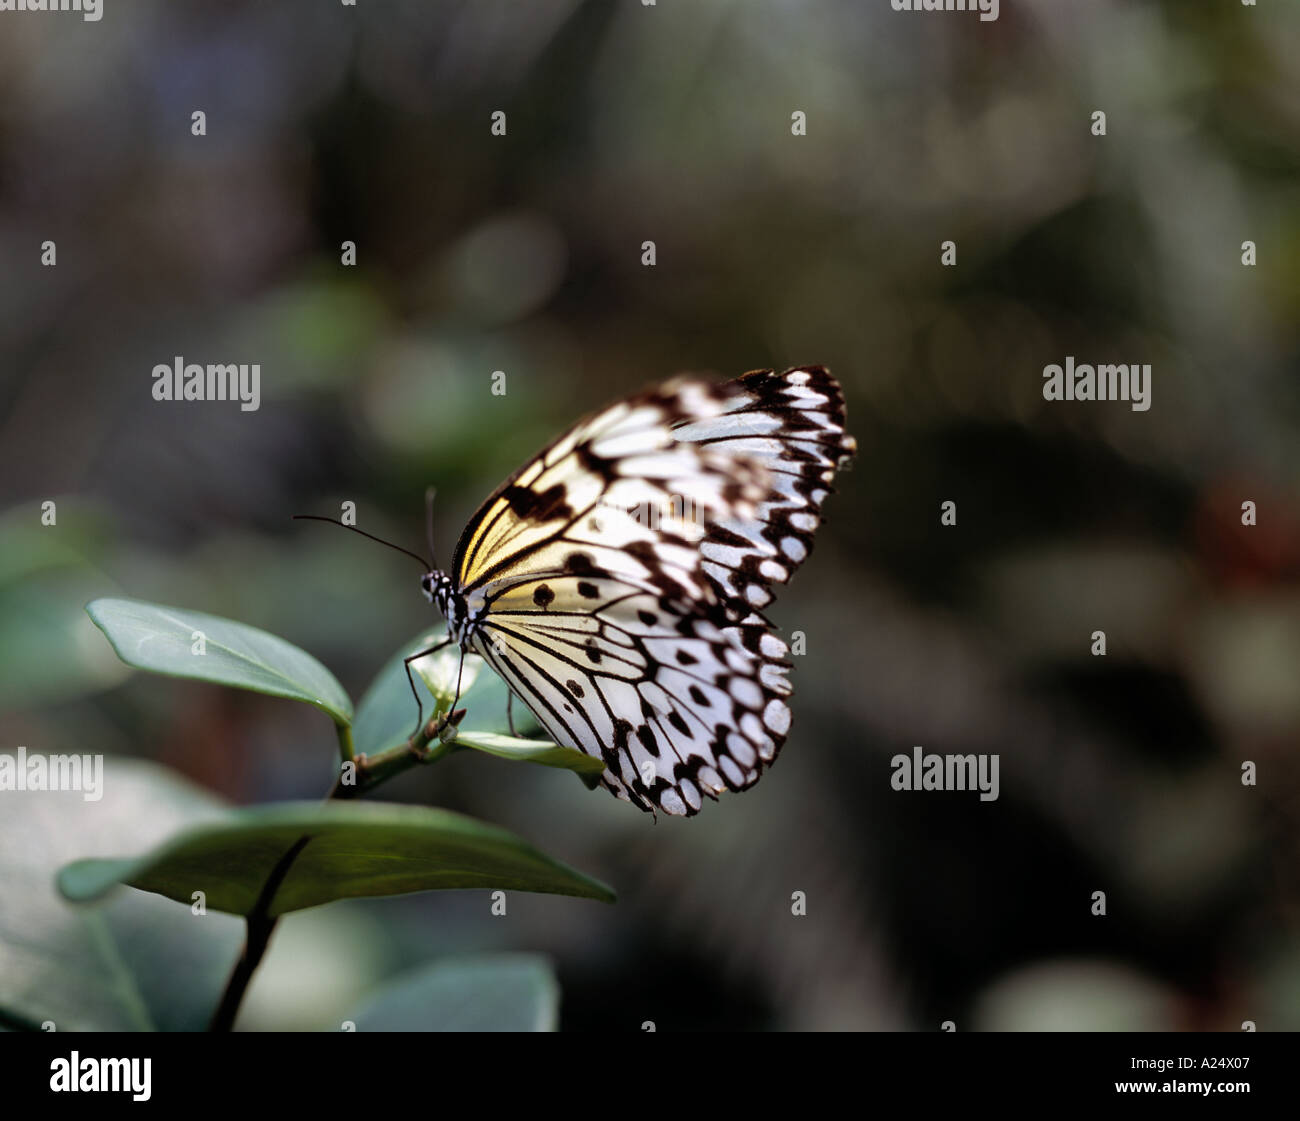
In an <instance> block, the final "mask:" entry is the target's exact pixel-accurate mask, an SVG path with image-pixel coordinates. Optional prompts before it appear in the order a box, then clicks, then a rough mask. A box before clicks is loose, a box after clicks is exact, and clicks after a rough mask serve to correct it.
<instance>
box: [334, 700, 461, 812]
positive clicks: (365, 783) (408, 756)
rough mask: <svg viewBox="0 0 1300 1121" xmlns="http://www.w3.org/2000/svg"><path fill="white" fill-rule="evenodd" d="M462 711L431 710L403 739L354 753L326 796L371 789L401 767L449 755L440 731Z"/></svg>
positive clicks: (449, 745)
mask: <svg viewBox="0 0 1300 1121" xmlns="http://www.w3.org/2000/svg"><path fill="white" fill-rule="evenodd" d="M464 715H465V710H464V709H463V708H458V709H457V710H456V711H455V712H453V713H451V714H449V715H448V714H443V715H441V716H439V715H437V714H435V715H433V716H431V717H430V718H429V720H428V721H427V722H426V723H425V724H424V725H423V726H422V727H421V728H420V729H419V730H418V731H417V732H415V733H413V734H412V736H411V738H410V739H408V740H407V741H406V742H405V743H399V744H398V745H397V746H396V747H390V748H389V749H388V750H387V751H380V752H377V753H376V754H374V755H365V754H361V755H358V756H356V758H355V759H354V760H353V762H354V764H355V766H354V769H353V770H352V771H351V772H350V773H349V771H348V768H347V767H346V766H345V767H343V768H342V770H341V771H340V773H339V777H338V779H337V780H336V781H335V783H334V788H333V789H332V790H331V791H330V792H329V795H328V797H330V798H356V797H357V796H359V795H361V794H364V793H365V792H366V791H368V790H373V789H374V788H375V787H376V786H378V785H379V784H380V783H381V782H387V781H388V780H389V779H390V778H392V777H393V776H394V775H400V774H401V773H402V772H403V771H408V770H410V769H411V768H412V767H415V766H419V765H421V764H424V763H435V762H437V761H438V760H439V759H441V758H442V757H443V756H444V755H450V754H451V753H452V752H453V751H454V750H456V746H455V744H454V743H452V742H447V741H444V740H443V738H442V736H443V732H444V731H445V730H446V729H447V728H449V727H450V728H454V727H455V726H456V725H458V724H459V723H460V721H461V719H462V718H463V717H464Z"/></svg>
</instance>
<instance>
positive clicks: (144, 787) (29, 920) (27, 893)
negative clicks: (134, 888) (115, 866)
mask: <svg viewBox="0 0 1300 1121" xmlns="http://www.w3.org/2000/svg"><path fill="white" fill-rule="evenodd" d="M99 789H100V791H101V792H102V797H100V798H99V799H98V800H93V801H87V800H86V799H85V797H84V795H83V793H82V792H80V791H57V792H55V791H45V790H35V791H14V790H11V791H6V792H4V793H0V883H3V884H4V890H3V891H0V1022H4V1023H9V1024H10V1025H13V1026H18V1025H22V1026H26V1027H29V1028H32V1029H39V1027H40V1026H41V1024H43V1023H45V1022H46V1021H52V1022H53V1024H54V1026H55V1029H56V1030H58V1031H61V1032H62V1031H139V1030H147V1029H149V1028H158V1029H160V1030H164V1031H193V1030H199V1029H202V1028H203V1027H204V1025H205V1024H206V1023H207V1021H208V1018H209V1017H210V1016H211V1015H212V1009H213V1008H214V1007H215V1005H216V1003H217V1000H218V999H219V998H220V996H221V990H222V987H223V985H224V983H225V980H226V976H227V974H228V973H229V972H230V966H231V963H232V962H233V961H234V960H235V958H236V957H237V956H238V954H239V947H240V945H241V944H242V943H243V937H244V932H243V924H242V923H241V922H239V921H238V920H237V919H233V918H230V917H229V916H227V915H208V916H206V917H203V918H199V917H196V916H195V915H193V914H192V913H191V911H190V908H189V907H188V906H187V907H178V906H176V905H175V904H173V903H171V902H169V901H167V900H165V899H160V898H158V897H157V896H153V895H145V894H144V893H142V892H123V893H122V894H121V895H119V896H118V897H117V898H115V899H113V900H112V901H111V902H109V903H107V904H105V905H104V906H102V907H95V908H85V907H74V906H71V905H70V904H69V903H68V902H67V901H66V900H64V899H62V898H60V896H59V894H58V892H57V891H56V889H55V883H54V881H55V874H56V872H57V870H58V868H59V865H61V864H62V863H64V862H65V861H67V860H71V859H72V858H73V857H76V856H79V855H82V854H84V853H85V852H86V851H87V850H91V851H94V850H107V851H110V852H111V851H113V850H118V851H120V850H122V849H127V850H129V849H131V848H134V847H136V846H148V845H151V844H155V843H156V842H157V841H159V840H161V839H162V838H164V837H166V836H168V835H170V834H171V833H173V832H174V831H175V830H177V829H180V828H183V827H185V826H186V825H190V824H193V823H194V822H196V821H203V820H206V819H211V818H214V817H222V816H224V815H225V814H226V813H228V812H229V811H228V809H227V808H226V807H225V806H224V805H223V804H222V803H221V802H220V801H219V800H218V799H216V798H214V797H213V796H212V795H210V794H208V793H206V792H204V791H202V790H200V789H199V788H198V787H195V786H193V785H191V784H190V783H189V782H186V781H185V780H184V779H181V778H180V777H179V776H177V775H174V774H172V773H170V772H168V771H166V770H165V769H163V768H161V767H159V766H157V765H156V764H153V763H145V762H142V761H138V760H125V759H114V758H111V757H110V758H108V759H105V760H104V770H103V777H102V783H101V784H100V785H99ZM187 902H188V900H187Z"/></svg>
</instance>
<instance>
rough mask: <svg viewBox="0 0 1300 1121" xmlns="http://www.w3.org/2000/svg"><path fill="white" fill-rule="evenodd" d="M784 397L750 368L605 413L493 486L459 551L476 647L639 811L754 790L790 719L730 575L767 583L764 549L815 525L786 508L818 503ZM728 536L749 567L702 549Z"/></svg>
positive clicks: (804, 438)
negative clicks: (476, 624)
mask: <svg viewBox="0 0 1300 1121" xmlns="http://www.w3.org/2000/svg"><path fill="white" fill-rule="evenodd" d="M823 373H824V372H823ZM773 376H775V375H773ZM825 377H826V378H829V375H828V374H827V375H825ZM801 385H802V381H801V380H800V379H795V380H793V381H792V382H790V384H789V387H787V388H794V387H799V386H801ZM830 385H832V386H834V381H833V379H831V381H830ZM835 390H836V392H838V386H835ZM817 394H818V396H819V397H822V396H824V395H825V394H824V391H823V390H818V391H817ZM798 395H799V394H798V393H793V394H790V393H782V392H779V391H778V390H777V389H776V387H773V386H769V385H768V384H767V383H766V381H763V382H762V383H760V382H759V378H758V375H756V374H755V375H746V378H744V379H740V380H738V381H737V382H732V383H728V384H727V385H725V386H714V385H712V384H710V383H707V382H696V381H690V380H681V381H677V382H672V383H669V384H668V385H666V386H664V387H662V388H660V389H657V390H652V391H650V392H648V393H645V394H642V395H640V396H638V397H634V398H631V399H630V400H628V401H624V402H620V403H618V404H616V405H614V406H611V407H610V408H608V409H606V410H604V411H603V412H601V413H598V414H596V415H595V416H593V417H591V418H589V419H587V420H585V421H582V422H580V423H579V424H578V425H577V426H575V428H574V429H573V430H572V431H570V432H569V433H567V434H566V435H564V436H563V437H561V438H560V439H559V440H557V441H556V442H555V443H554V444H552V445H551V446H550V447H549V448H547V449H546V450H545V451H543V452H542V453H541V454H539V455H538V456H537V457H536V458H535V459H533V460H532V461H530V462H529V463H527V464H525V466H524V467H522V468H521V469H520V470H519V471H518V472H516V474H515V475H514V476H512V477H511V479H509V480H507V482H506V483H504V484H503V485H502V486H501V487H500V488H498V490H497V492H496V493H495V494H494V495H493V496H492V497H491V498H489V499H488V501H487V502H486V503H484V505H483V507H482V508H481V510H480V511H479V513H478V514H477V515H476V516H475V517H474V519H473V520H472V521H471V522H470V525H469V526H468V527H467V528H466V530H465V533H464V534H463V535H462V538H461V542H460V545H459V546H458V547H457V551H456V561H455V564H454V565H453V572H454V573H455V576H456V579H457V582H458V584H459V586H460V588H461V591H462V594H463V595H465V597H466V599H467V602H468V603H469V606H470V609H471V610H474V609H475V607H478V608H479V609H482V608H486V612H485V614H483V616H482V623H481V626H480V628H479V630H478V631H477V633H476V634H475V636H474V638H473V647H474V650H475V652H477V653H479V654H480V655H482V656H483V657H484V658H485V659H486V660H487V661H488V662H489V663H490V664H491V665H492V667H493V669H495V670H496V672H497V673H499V674H500V675H501V676H502V677H503V678H504V679H505V680H506V682H507V683H508V684H509V685H510V687H511V688H512V689H513V690H514V691H515V692H516V694H517V695H518V696H519V697H520V698H521V699H522V700H523V701H524V703H526V704H527V705H528V707H529V708H530V709H531V710H532V712H533V714H534V715H535V716H536V717H537V719H538V720H539V721H540V722H541V724H542V725H543V727H544V728H546V730H547V732H548V734H549V735H550V736H551V738H552V739H554V740H555V741H556V742H557V743H561V744H565V745H566V746H571V747H576V748H578V749H580V750H582V751H585V752H586V753H587V754H589V755H593V756H595V757H597V758H600V759H602V760H603V761H604V762H605V764H606V768H605V772H604V774H603V776H602V782H603V784H604V785H605V786H606V787H607V788H608V789H610V790H611V791H613V792H614V793H615V794H616V795H618V796H619V797H620V798H624V799H625V800H627V801H630V802H633V803H634V804H636V805H638V806H640V807H641V808H643V809H653V808H656V807H657V808H659V809H663V810H664V811H666V812H668V813H671V814H691V813H694V812H696V811H697V810H698V809H699V808H700V806H701V804H702V798H703V796H709V797H712V796H714V795H716V794H719V793H721V792H722V791H724V790H727V789H731V790H740V789H744V788H745V787H747V786H750V785H752V784H753V783H754V782H756V781H757V780H758V778H759V775H760V774H761V772H762V770H763V767H764V766H765V764H766V763H768V762H770V761H771V760H772V759H773V758H774V757H775V755H776V752H777V751H778V750H779V749H780V746H781V744H782V742H783V741H784V738H785V733H786V732H787V731H788V729H789V725H790V712H789V708H788V707H787V705H786V703H785V697H787V696H788V694H789V693H790V686H789V683H788V682H787V681H786V679H785V672H786V666H787V663H786V662H785V660H784V656H785V653H786V648H785V644H784V643H782V642H781V641H780V639H778V638H776V636H775V635H774V634H772V633H771V629H770V627H769V626H768V624H767V622H766V620H764V619H762V617H761V616H760V615H758V614H757V613H756V612H752V611H746V612H741V610H740V609H739V607H738V604H739V603H740V602H741V600H740V598H739V597H738V596H737V592H736V585H735V584H734V583H733V582H732V581H731V579H730V578H729V577H728V576H727V573H728V572H730V571H732V570H733V568H734V571H735V572H737V573H741V574H743V575H745V577H746V579H750V580H751V582H752V578H753V577H755V574H756V576H757V578H758V579H763V580H767V581H768V582H769V583H770V582H771V580H772V579H773V573H772V571H771V570H770V569H769V570H768V572H767V573H764V572H763V570H762V567H761V565H762V561H763V560H766V559H769V558H768V553H769V552H770V551H771V550H772V549H773V548H775V549H777V550H779V549H780V541H781V539H782V538H783V537H789V536H791V535H792V534H794V533H800V534H805V535H809V536H810V533H811V531H810V530H809V531H803V530H800V529H799V526H798V523H797V522H792V521H791V520H790V518H791V516H793V515H795V514H799V513H807V512H808V511H809V508H810V507H811V508H812V509H813V510H814V511H815V510H816V509H817V508H819V506H820V501H821V498H822V497H824V494H823V495H817V494H816V493H806V492H808V491H809V486H808V485H807V484H806V483H805V482H804V481H803V480H804V475H803V470H804V469H803V467H802V466H801V467H800V469H799V470H800V472H801V474H800V477H799V480H798V481H797V485H796V483H795V482H792V481H790V477H789V464H791V463H793V462H796V461H797V462H799V463H800V464H801V465H802V464H803V463H804V460H803V459H802V458H801V457H803V456H804V455H805V452H804V449H803V448H802V447H801V446H797V445H802V444H804V443H809V442H817V441H813V440H811V439H810V436H811V435H812V433H811V432H810V430H809V429H808V427H807V425H806V424H804V423H803V422H801V421H800V420H799V419H798V418H797V417H794V416H789V415H786V413H785V412H781V413H780V414H779V424H778V425H776V426H775V427H772V426H771V423H770V421H769V420H768V419H767V417H768V414H769V413H771V412H773V410H774V408H775V407H776V406H777V405H779V407H780V409H782V410H788V409H790V408H793V407H794V406H791V405H788V404H787V400H786V398H787V397H788V396H798ZM839 402H840V408H841V428H840V432H839V435H840V437H841V438H842V439H848V438H846V437H843V432H842V404H843V402H842V397H840V398H839ZM774 403H775V405H774ZM764 404H765V405H766V406H767V411H765V412H763V413H762V415H760V410H759V409H758V408H757V407H756V406H759V405H764ZM814 411H815V410H814ZM755 425H758V426H759V427H762V426H764V425H767V426H768V427H769V431H767V432H760V433H756V432H755V431H754V426H755ZM683 433H685V434H686V438H683ZM756 439H760V440H765V441H767V443H759V444H755V443H754V442H753V441H754V440H756ZM817 439H818V441H826V440H829V439H830V437H829V435H826V434H824V433H823V434H820V435H818V437H817ZM772 441H776V442H775V443H772ZM782 441H785V444H784V445H783V444H782ZM783 447H784V448H786V449H788V450H786V451H784V452H783ZM781 473H785V475H786V477H785V478H782V477H778V476H779V474H781ZM816 489H820V488H816ZM759 522H762V525H763V526H764V527H766V530H767V531H766V532H763V531H762V530H760V528H757V527H758V523H759ZM786 531H788V532H786ZM772 535H776V543H775V545H774V544H773V541H772ZM736 537H740V538H742V539H743V540H744V541H746V542H749V543H750V545H749V552H748V553H747V556H748V555H750V554H752V555H754V556H760V555H761V558H762V559H760V560H757V561H749V560H745V559H743V558H742V559H741V561H740V563H739V564H737V565H736V566H731V567H729V566H727V565H726V564H725V563H724V562H725V561H726V560H727V559H729V558H728V557H727V556H723V555H721V554H718V553H717V552H716V549H718V548H734V547H736V546H734V545H733V544H731V543H732V542H733V540H734V539H735V538H736ZM710 550H714V552H713V555H710ZM755 565H758V567H757V568H756V567H755ZM785 576H786V578H788V573H786V574H785Z"/></svg>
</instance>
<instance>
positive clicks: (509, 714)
mask: <svg viewBox="0 0 1300 1121" xmlns="http://www.w3.org/2000/svg"><path fill="white" fill-rule="evenodd" d="M514 709H515V691H514V690H513V689H509V688H507V689H506V727H507V728H509V729H510V734H511V735H512V736H516V737H517V736H518V735H519V733H518V732H516V731H515V711H514Z"/></svg>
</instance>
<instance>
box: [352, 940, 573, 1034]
mask: <svg viewBox="0 0 1300 1121" xmlns="http://www.w3.org/2000/svg"><path fill="white" fill-rule="evenodd" d="M559 1015H560V987H559V985H558V983H557V982H556V980H555V974H554V973H553V972H552V970H551V965H550V962H549V961H548V960H547V959H546V958H544V957H541V956H540V955H537V954H491V955H486V954H485V955H482V956H474V957H464V958H451V959H448V960H444V961H438V962H434V963H433V964H432V965H427V966H424V967H422V968H420V969H413V970H411V971H410V972H408V973H404V974H402V975H401V976H399V977H397V978H396V979H395V980H393V981H391V982H389V983H388V984H387V985H385V986H383V988H381V989H380V990H379V991H377V992H375V993H373V994H371V996H369V997H368V998H367V999H366V1001H365V1002H364V1003H363V1004H362V1005H361V1006H360V1007H359V1008H358V1009H357V1011H356V1012H354V1013H353V1014H352V1015H351V1016H349V1017H348V1019H349V1020H351V1021H352V1022H353V1023H354V1024H355V1025H356V1028H357V1031H555V1030H556V1027H557V1025H558V1023H559Z"/></svg>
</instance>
